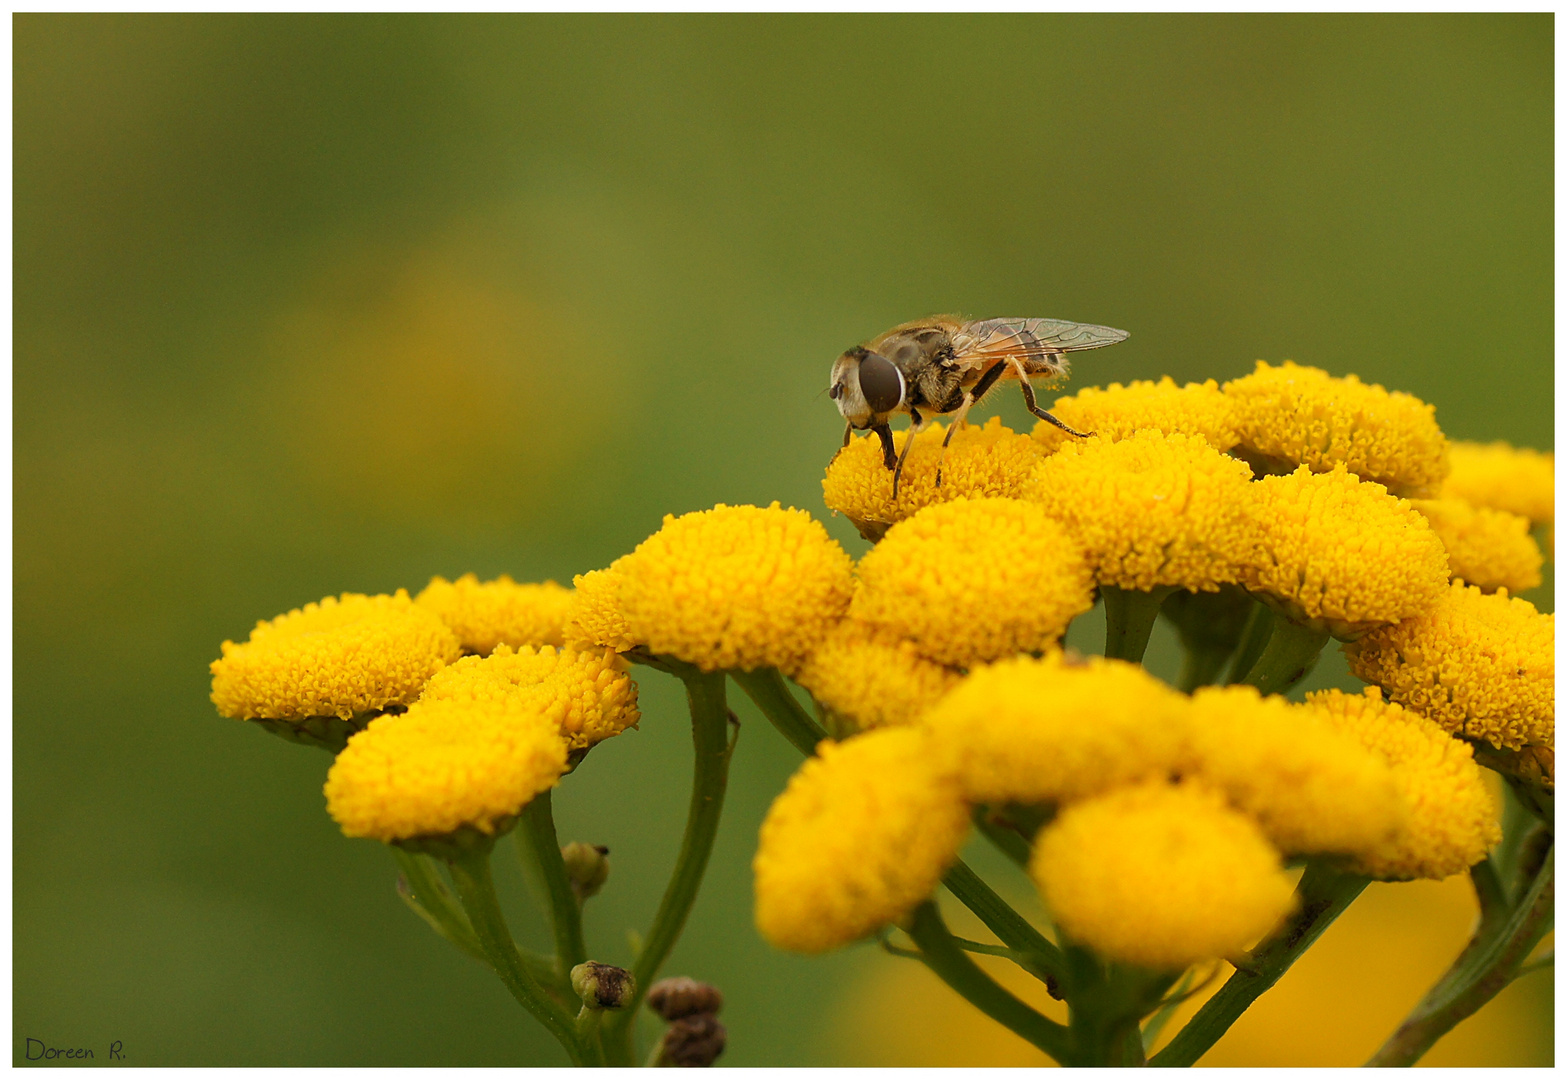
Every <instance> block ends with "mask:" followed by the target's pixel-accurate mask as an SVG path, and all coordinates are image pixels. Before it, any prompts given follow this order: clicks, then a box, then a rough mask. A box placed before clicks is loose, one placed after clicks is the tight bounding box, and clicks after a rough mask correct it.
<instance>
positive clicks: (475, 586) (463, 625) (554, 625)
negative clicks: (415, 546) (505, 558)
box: [414, 574, 571, 656]
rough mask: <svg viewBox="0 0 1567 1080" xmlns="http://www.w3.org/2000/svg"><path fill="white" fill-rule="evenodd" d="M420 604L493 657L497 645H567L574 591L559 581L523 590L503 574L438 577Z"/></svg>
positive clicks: (471, 647)
mask: <svg viewBox="0 0 1567 1080" xmlns="http://www.w3.org/2000/svg"><path fill="white" fill-rule="evenodd" d="M414 603H416V604H418V605H420V606H421V607H425V608H428V609H430V610H431V611H433V612H435V613H436V614H437V615H439V616H440V617H441V621H442V622H444V623H446V625H447V626H449V627H451V628H452V632H453V633H454V634H456V635H457V640H459V641H461V642H462V647H463V648H464V649H466V650H467V651H468V652H474V653H478V654H480V655H481V656H487V655H489V653H490V652H491V651H492V650H494V648H495V646H497V645H500V644H502V643H505V644H507V645H510V646H512V647H513V648H516V647H517V646H519V645H559V644H561V643H562V642H563V641H564V640H565V636H564V635H565V629H566V617H567V612H568V609H569V608H570V607H571V590H570V589H564V588H562V587H561V586H559V585H557V584H555V582H553V581H546V582H543V583H542V584H532V583H529V584H524V585H519V584H517V583H516V582H515V581H513V580H512V579H511V577H510V576H508V575H506V574H502V575H501V576H500V577H498V578H496V579H495V580H494V581H485V582H482V583H481V582H480V581H479V578H478V576H477V575H475V574H464V575H463V576H462V577H460V578H458V579H457V580H456V581H447V580H446V579H445V578H443V577H433V578H431V579H430V584H429V585H427V586H425V588H424V591H423V592H421V593H420V594H419V595H418V596H416V597H414Z"/></svg>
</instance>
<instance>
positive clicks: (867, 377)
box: [860, 352, 903, 413]
mask: <svg viewBox="0 0 1567 1080" xmlns="http://www.w3.org/2000/svg"><path fill="white" fill-rule="evenodd" d="M860 394H861V395H862V396H863V397H864V398H865V404H867V405H869V406H870V407H871V409H872V411H874V412H877V413H888V412H891V411H892V410H894V409H896V408H897V407H898V406H899V405H901V404H902V403H903V372H901V371H899V370H898V369H897V367H896V365H894V364H893V362H892V361H891V360H888V359H887V358H886V357H885V356H881V355H879V354H877V353H873V352H868V353H866V354H865V356H864V358H863V359H862V360H861V361H860Z"/></svg>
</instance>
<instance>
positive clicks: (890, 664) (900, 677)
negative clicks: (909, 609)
mask: <svg viewBox="0 0 1567 1080" xmlns="http://www.w3.org/2000/svg"><path fill="white" fill-rule="evenodd" d="M961 677H962V676H961V673H959V672H957V671H954V670H953V669H951V668H949V667H944V666H942V665H941V664H938V663H935V662H934V661H931V660H927V659H925V658H924V657H923V656H921V655H920V654H919V652H918V651H917V650H916V649H915V648H914V646H913V644H912V643H910V642H907V641H902V640H900V639H898V638H895V637H892V636H890V635H887V634H885V633H878V632H877V631H876V630H874V629H872V628H871V627H869V626H866V625H865V624H864V623H860V622H857V621H855V620H854V619H845V620H844V621H843V622H841V623H839V624H838V625H837V626H836V627H834V628H833V629H832V631H831V632H829V633H828V635H827V636H826V637H825V638H823V639H822V642H821V644H819V645H818V646H817V647H816V650H815V651H814V652H813V653H811V655H810V657H809V658H808V659H807V660H806V661H805V663H804V664H803V665H802V666H801V667H800V671H799V673H798V674H797V675H796V676H795V682H797V683H799V684H800V685H801V686H803V687H805V688H806V689H807V690H809V691H810V692H811V695H812V696H813V697H815V698H816V700H817V701H819V702H821V704H822V705H824V706H826V707H827V708H828V709H831V710H832V711H833V712H835V713H837V714H838V715H839V716H842V717H846V718H847V719H849V720H851V721H853V722H854V724H855V725H857V726H858V727H859V728H860V729H861V730H869V729H870V728H878V727H890V726H894V725H899V724H909V723H913V722H914V720H915V719H916V718H917V717H918V716H919V715H920V714H921V713H922V712H924V711H925V710H926V709H928V708H929V707H930V706H931V704H932V703H934V702H935V701H936V700H937V699H938V698H940V697H941V696H942V695H943V694H945V693H946V692H947V691H948V690H950V689H951V688H952V686H953V685H954V684H955V683H956V682H957V681H958V680H959V679H960V678H961Z"/></svg>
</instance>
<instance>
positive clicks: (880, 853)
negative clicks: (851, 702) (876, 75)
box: [752, 727, 969, 952]
mask: <svg viewBox="0 0 1567 1080" xmlns="http://www.w3.org/2000/svg"><path fill="white" fill-rule="evenodd" d="M816 753H817V756H816V757H814V758H812V759H811V760H809V761H807V762H806V763H805V764H804V765H802V766H801V767H800V771H799V772H797V773H795V774H794V778H793V779H791V780H790V781H789V786H788V788H786V789H785V790H784V792H783V794H781V795H779V796H778V798H777V799H775V800H774V801H773V806H772V809H771V810H769V811H768V812H767V819H766V820H765V821H764V822H762V832H761V839H760V842H759V844H758V846H757V849H756V859H755V861H754V863H753V864H752V865H753V868H754V870H755V872H756V925H757V928H758V929H760V930H761V932H762V936H763V937H765V938H767V940H768V941H770V942H772V943H773V944H774V945H776V946H778V947H779V948H781V949H790V950H793V951H795V952H823V951H825V950H827V949H832V948H836V947H837V946H839V945H846V944H848V943H849V942H851V941H855V940H858V939H859V938H862V937H864V936H866V935H867V934H871V933H874V932H875V931H876V930H878V929H880V928H881V927H883V926H885V925H887V924H888V923H889V922H892V921H894V920H896V919H899V918H902V917H903V916H904V915H906V914H907V913H908V912H909V911H910V910H912V909H913V907H914V906H915V905H916V904H918V903H919V902H920V901H921V900H924V899H925V898H926V897H927V896H929V895H930V893H931V890H933V889H934V888H935V887H936V883H937V882H939V881H940V880H941V875H942V874H944V873H945V872H946V870H947V867H948V866H950V865H951V864H952V861H953V860H954V859H955V858H957V854H958V848H959V847H960V846H961V845H962V843H963V838H964V836H965V835H966V834H967V832H968V823H969V817H968V814H969V811H968V807H967V805H966V804H965V803H964V802H963V800H962V798H961V797H960V796H959V795H958V792H957V789H956V788H955V787H954V786H953V784H952V782H951V780H950V778H948V777H946V776H944V775H943V774H942V773H941V771H940V769H939V767H938V765H937V764H936V762H935V760H934V758H933V756H932V754H931V749H930V746H929V742H928V738H927V736H926V734H925V732H924V731H923V730H922V729H920V728H918V727H902V728H884V729H882V730H880V731H872V732H869V733H868V734H865V735H860V736H857V737H855V738H853V739H850V740H849V741H848V742H844V743H835V742H833V741H831V740H830V739H829V740H827V741H825V742H823V743H821V744H820V745H819V746H818V747H817V748H816Z"/></svg>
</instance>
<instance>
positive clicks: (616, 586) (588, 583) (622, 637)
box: [566, 559, 637, 652]
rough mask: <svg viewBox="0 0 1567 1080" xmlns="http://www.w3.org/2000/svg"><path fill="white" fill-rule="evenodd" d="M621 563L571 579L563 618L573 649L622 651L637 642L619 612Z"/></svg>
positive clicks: (567, 638)
mask: <svg viewBox="0 0 1567 1080" xmlns="http://www.w3.org/2000/svg"><path fill="white" fill-rule="evenodd" d="M620 581H621V578H620V560H619V559H616V560H615V561H614V562H613V563H611V564H610V565H609V567H608V568H607V569H604V570H591V571H589V572H588V573H586V574H578V575H577V576H576V577H574V578H572V579H571V583H572V584H573V585H574V586H576V588H575V590H574V591H573V592H572V597H571V609H570V610H569V611H568V612H567V617H566V643H567V644H568V645H570V646H571V647H572V648H575V649H579V650H586V649H590V648H593V647H595V646H596V647H599V648H608V649H613V650H615V651H616V652H625V651H626V650H627V649H630V648H631V647H632V646H634V645H636V644H637V642H636V641H635V640H634V639H633V638H632V637H631V628H630V627H629V626H627V625H626V616H625V614H624V613H623V612H622V611H621V610H620Z"/></svg>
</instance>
